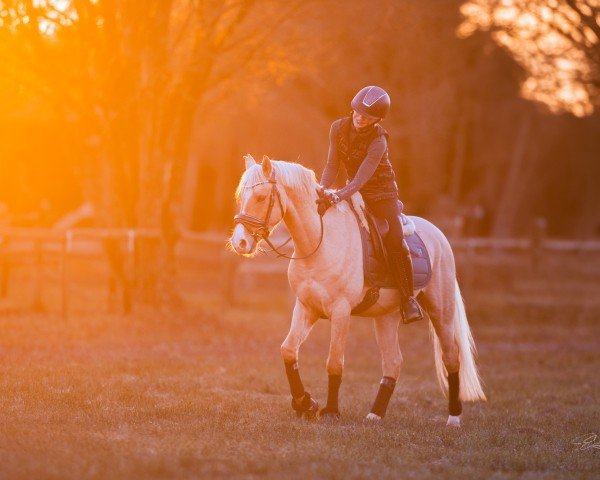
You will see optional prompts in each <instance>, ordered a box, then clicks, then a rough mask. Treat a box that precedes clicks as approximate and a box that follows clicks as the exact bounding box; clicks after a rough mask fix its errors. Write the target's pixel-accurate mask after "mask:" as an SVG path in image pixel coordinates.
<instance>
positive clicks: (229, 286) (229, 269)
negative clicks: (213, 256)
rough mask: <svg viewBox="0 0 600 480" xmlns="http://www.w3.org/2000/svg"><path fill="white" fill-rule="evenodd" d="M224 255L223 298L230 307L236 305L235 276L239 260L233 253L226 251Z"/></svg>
mask: <svg viewBox="0 0 600 480" xmlns="http://www.w3.org/2000/svg"><path fill="white" fill-rule="evenodd" d="M222 255H223V298H224V300H225V303H226V304H228V305H232V306H233V305H235V301H236V298H235V276H236V273H237V267H238V265H239V260H238V258H237V257H235V256H233V254H232V253H231V252H228V251H224V252H223V253H222Z"/></svg>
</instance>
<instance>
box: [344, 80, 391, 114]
mask: <svg viewBox="0 0 600 480" xmlns="http://www.w3.org/2000/svg"><path fill="white" fill-rule="evenodd" d="M352 108H353V109H354V110H356V111H357V112H358V113H360V114H361V115H365V116H367V117H371V118H379V119H381V120H383V119H384V118H385V116H386V115H387V113H388V112H389V110H390V96H389V95H388V93H387V92H386V91H385V90H384V89H383V88H381V87H375V86H369V87H364V88H362V89H361V90H360V91H359V92H358V93H357V94H356V95H355V96H354V98H353V99H352Z"/></svg>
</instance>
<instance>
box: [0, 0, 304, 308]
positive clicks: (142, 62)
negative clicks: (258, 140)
mask: <svg viewBox="0 0 600 480" xmlns="http://www.w3.org/2000/svg"><path fill="white" fill-rule="evenodd" d="M301 5H302V4H301V2H299V1H293V2H286V3H285V4H282V3H281V2H277V1H275V0H209V1H198V0H147V1H144V2H139V1H134V0H72V1H68V0H38V1H36V0H23V1H21V0H0V41H1V44H2V47H0V72H2V74H4V75H8V76H10V77H12V78H13V79H14V81H15V82H16V83H18V84H20V85H26V86H27V88H28V90H29V91H30V92H32V93H34V94H35V95H37V96H39V97H42V98H44V99H46V100H47V102H48V104H51V105H52V106H53V108H55V109H56V111H57V112H59V117H62V118H64V119H70V121H69V122H66V121H65V128H73V129H74V132H73V133H74V135H81V136H84V137H85V138H86V139H87V143H88V146H89V152H88V159H87V161H86V163H87V166H86V171H87V172H88V174H87V177H86V182H85V183H86V191H87V194H88V197H89V198H90V200H91V201H92V202H93V203H94V205H95V206H96V215H97V217H98V220H99V223H100V224H102V225H104V226H128V227H139V228H158V229H160V230H161V231H162V239H163V241H162V243H161V245H145V246H143V245H141V247H142V249H144V250H145V253H144V261H143V262H141V265H143V266H144V269H145V272H144V273H143V275H142V277H143V283H144V284H145V285H146V286H147V287H148V288H147V289H146V290H147V293H148V294H147V298H149V299H150V298H153V297H156V295H155V293H156V291H155V288H154V286H155V284H156V280H157V279H159V278H160V276H161V272H164V271H167V270H169V269H168V268H166V267H165V265H164V263H165V261H166V259H167V260H168V259H169V258H172V251H173V248H174V244H175V241H176V239H177V233H178V232H177V230H178V227H179V225H178V218H177V216H178V210H179V207H178V205H179V203H180V198H179V197H180V187H181V183H182V177H183V176H184V173H185V171H186V162H187V160H188V158H189V154H188V148H189V139H190V135H191V132H192V129H193V127H194V122H195V118H197V115H196V113H197V112H198V110H202V109H206V111H209V110H208V108H210V103H211V98H210V97H211V96H213V95H214V96H222V95H223V94H224V92H226V91H227V89H230V88H234V86H235V85H236V83H239V82H241V81H245V80H248V79H249V78H254V77H261V78H265V77H269V78H278V77H280V76H282V75H285V74H286V72H288V71H289V70H290V68H292V67H293V63H294V62H295V61H296V60H297V59H296V58H293V57H292V56H291V55H290V54H289V51H288V50H289V49H286V44H285V43H283V44H282V43H280V42H279V40H281V38H279V37H277V36H276V32H277V30H278V29H279V28H280V27H281V26H282V25H285V24H286V22H287V21H289V20H290V19H292V18H293V15H294V13H295V12H296V11H298V9H299V8H300V7H301ZM288 40H289V38H288ZM207 118H210V114H209V115H207ZM161 252H162V253H161ZM170 284H171V282H169V281H168V280H167V281H166V282H165V285H166V286H169V285H170ZM159 290H160V289H159ZM164 290H165V291H166V290H168V288H165V289H164Z"/></svg>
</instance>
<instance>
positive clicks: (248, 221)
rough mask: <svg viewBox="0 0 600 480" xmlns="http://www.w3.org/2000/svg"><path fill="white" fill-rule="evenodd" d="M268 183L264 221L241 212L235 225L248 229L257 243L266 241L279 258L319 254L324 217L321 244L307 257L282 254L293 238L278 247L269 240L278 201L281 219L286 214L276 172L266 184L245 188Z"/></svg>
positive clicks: (295, 258) (321, 218) (259, 183)
mask: <svg viewBox="0 0 600 480" xmlns="http://www.w3.org/2000/svg"><path fill="white" fill-rule="evenodd" d="M267 183H270V184H271V193H270V194H269V206H268V208H267V213H266V214H265V218H264V220H260V219H259V218H257V217H254V216H252V215H248V214H247V213H243V212H240V213H238V214H237V215H236V216H235V217H233V223H234V225H235V224H238V223H241V224H242V225H243V226H244V227H245V228H246V230H248V233H250V236H251V237H252V238H254V240H256V241H257V242H258V241H260V240H264V241H265V243H266V244H267V245H269V247H271V250H272V251H273V252H275V253H276V254H277V257H283V258H287V259H288V260H304V259H306V258H308V257H311V256H312V255H314V254H315V253H317V250H318V249H319V247H320V246H321V243H322V242H323V233H324V232H323V217H322V216H321V215H319V220H320V221H321V235H320V238H319V243H318V244H317V246H316V247H315V249H314V250H313V251H312V252H311V253H309V254H308V255H305V256H304V257H290V256H288V255H286V254H285V253H282V252H280V251H279V249H280V248H281V247H283V246H285V245H286V244H287V243H289V241H290V240H291V239H292V237H291V236H290V238H288V239H287V240H286V241H285V242H284V243H282V244H281V245H279V246H278V247H275V245H273V243H272V242H271V240H269V237H270V236H271V232H270V231H269V220H270V219H271V213H272V212H273V207H274V206H275V201H276V200H278V203H279V211H280V212H281V218H283V214H284V213H285V212H284V211H283V203H282V201H281V194H280V193H279V189H278V188H277V181H276V180H275V170H273V173H271V178H269V180H265V181H264V182H258V183H255V184H254V185H249V186H245V187H244V188H254V187H258V186H259V185H264V184H267Z"/></svg>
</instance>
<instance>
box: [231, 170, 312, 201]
mask: <svg viewBox="0 0 600 480" xmlns="http://www.w3.org/2000/svg"><path fill="white" fill-rule="evenodd" d="M271 165H272V166H273V170H274V171H275V180H276V181H277V183H279V184H280V185H282V186H283V187H285V188H290V189H292V190H295V191H298V192H302V193H306V194H307V195H308V194H310V192H314V191H315V188H317V180H316V177H315V172H313V171H312V170H310V169H308V168H306V167H304V166H302V165H300V164H299V163H292V162H284V161H282V160H271ZM267 180H268V178H266V177H265V175H264V173H263V170H262V166H261V165H260V164H256V165H253V166H251V167H250V168H248V169H247V170H246V171H245V172H244V174H243V175H242V178H241V179H240V184H239V185H238V187H237V190H236V192H235V198H236V200H238V201H239V199H240V196H241V194H242V191H243V190H244V188H246V187H251V186H252V185H255V184H257V183H259V182H265V181H267Z"/></svg>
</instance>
